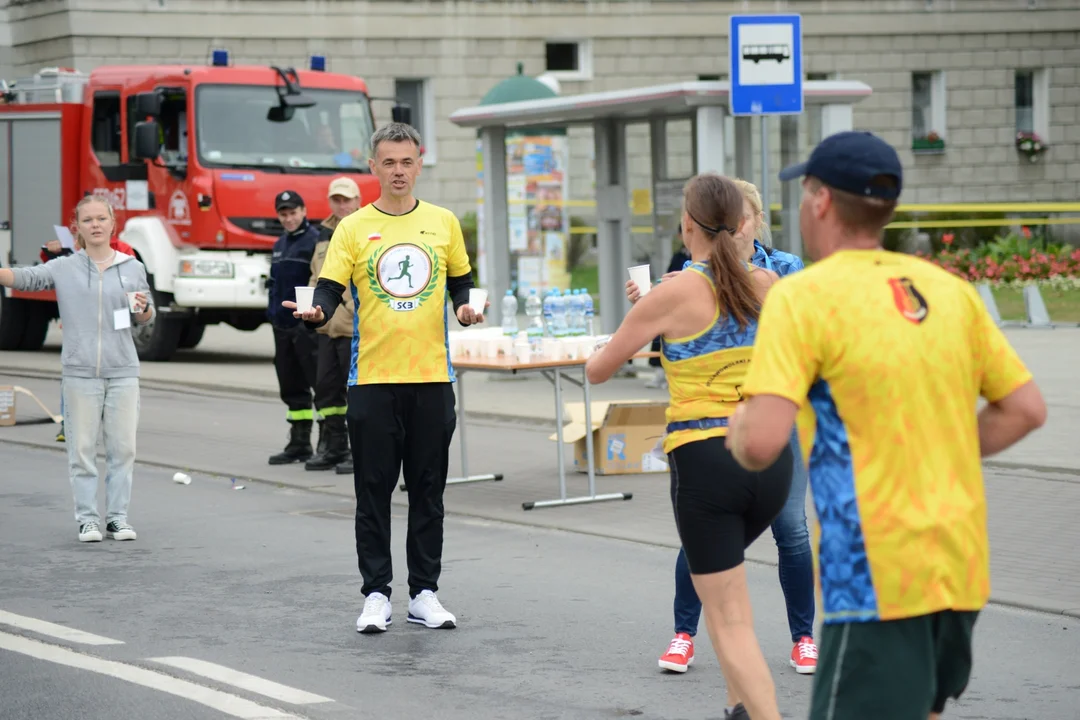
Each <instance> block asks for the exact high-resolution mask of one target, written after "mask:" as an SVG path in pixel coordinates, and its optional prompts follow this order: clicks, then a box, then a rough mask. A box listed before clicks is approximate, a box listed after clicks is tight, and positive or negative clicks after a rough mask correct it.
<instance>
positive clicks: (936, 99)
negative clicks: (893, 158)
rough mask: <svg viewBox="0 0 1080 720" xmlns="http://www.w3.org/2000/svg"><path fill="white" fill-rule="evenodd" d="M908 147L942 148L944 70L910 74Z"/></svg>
mask: <svg viewBox="0 0 1080 720" xmlns="http://www.w3.org/2000/svg"><path fill="white" fill-rule="evenodd" d="M911 147H912V149H913V150H915V151H916V152H919V151H922V152H939V151H941V150H944V149H945V73H943V72H941V71H940V70H938V71H935V72H917V73H912V74H911Z"/></svg>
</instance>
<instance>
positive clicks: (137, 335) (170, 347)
mask: <svg viewBox="0 0 1080 720" xmlns="http://www.w3.org/2000/svg"><path fill="white" fill-rule="evenodd" d="M151 292H153V293H154V305H155V306H156V307H157V308H159V309H160V308H163V307H165V308H167V307H169V305H171V304H172V295H171V294H169V293H162V292H158V291H157V290H152V291H151ZM132 330H133V333H132V336H133V337H134V339H135V349H136V350H137V351H138V353H139V359H140V360H145V361H147V362H166V361H168V360H171V359H172V356H173V355H174V354H175V353H176V348H177V347H178V346H179V345H180V334H181V333H182V332H183V330H184V321H183V320H180V319H176V318H171V317H169V316H168V315H167V314H166V313H162V312H160V311H159V312H158V313H157V314H155V317H154V319H153V320H151V321H150V322H149V323H147V324H146V325H135V326H134V327H133V328H132Z"/></svg>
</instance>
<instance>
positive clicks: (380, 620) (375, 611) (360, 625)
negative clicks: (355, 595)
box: [356, 592, 393, 633]
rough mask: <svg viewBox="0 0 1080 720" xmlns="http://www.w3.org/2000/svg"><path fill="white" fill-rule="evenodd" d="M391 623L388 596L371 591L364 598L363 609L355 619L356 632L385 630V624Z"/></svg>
mask: <svg viewBox="0 0 1080 720" xmlns="http://www.w3.org/2000/svg"><path fill="white" fill-rule="evenodd" d="M391 624H393V620H391V619H390V598H388V597H386V596H385V595H383V594H382V593H377V592H376V593H371V594H370V595H368V596H367V599H365V600H364V610H363V612H361V613H360V617H358V618H357V619H356V632H358V633H380V632H386V626H387V625H391Z"/></svg>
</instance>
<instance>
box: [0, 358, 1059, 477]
mask: <svg viewBox="0 0 1080 720" xmlns="http://www.w3.org/2000/svg"><path fill="white" fill-rule="evenodd" d="M0 375H7V376H10V377H25V378H33V379H35V380H57V381H58V380H60V375H59V374H58V373H56V372H54V371H44V370H32V369H30V368H23V367H3V366H0ZM139 386H140V387H142V388H145V389H147V390H159V391H162V392H176V393H180V392H182V393H187V394H191V393H192V391H196V393H197V394H203V395H210V396H213V397H222V396H223V395H230V396H236V397H241V398H248V399H250V398H252V397H256V398H266V399H273V400H277V399H278V393H277V391H276V390H267V389H263V388H242V387H235V386H232V385H221V384H217V383H198V382H193V383H188V382H185V383H180V382H171V381H168V380H153V379H147V378H140V379H139ZM465 417H466V419H468V420H472V421H479V422H489V423H498V424H507V423H509V424H513V425H517V426H520V427H525V428H530V429H536V430H545V431H548V432H552V431H554V430H555V418H546V417H536V416H535V415H512V414H510V413H493V412H484V411H482V410H466V412H465ZM140 462H141V461H140ZM983 467H987V468H991V469H994V470H1032V471H1034V472H1041V473H1056V474H1059V475H1075V476H1076V477H1077V478H1080V468H1069V467H1059V466H1056V465H1037V464H1034V463H1018V462H1010V461H1006V460H984V461H983ZM245 479H246V478H245ZM1064 482H1069V481H1067V480H1066V481H1064Z"/></svg>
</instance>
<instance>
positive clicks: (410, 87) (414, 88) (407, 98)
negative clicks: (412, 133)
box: [394, 78, 436, 165]
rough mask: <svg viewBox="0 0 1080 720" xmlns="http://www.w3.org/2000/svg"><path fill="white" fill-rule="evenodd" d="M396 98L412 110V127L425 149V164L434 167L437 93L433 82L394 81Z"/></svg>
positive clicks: (417, 80)
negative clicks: (418, 134)
mask: <svg viewBox="0 0 1080 720" xmlns="http://www.w3.org/2000/svg"><path fill="white" fill-rule="evenodd" d="M394 97H395V98H397V100H398V102H400V103H402V104H405V105H408V106H409V107H410V108H411V109H412V126H413V127H414V128H416V129H417V131H418V132H419V133H420V139H421V142H423V149H424V164H425V165H434V164H435V160H436V153H435V93H434V91H433V89H432V86H431V81H430V80H427V79H423V78H398V79H397V80H394Z"/></svg>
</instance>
